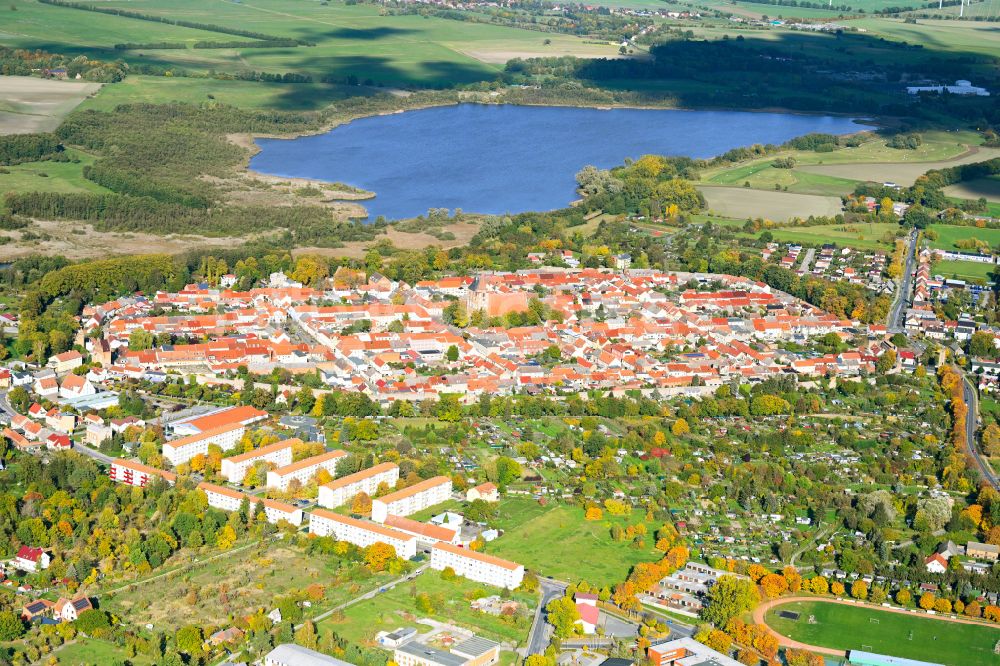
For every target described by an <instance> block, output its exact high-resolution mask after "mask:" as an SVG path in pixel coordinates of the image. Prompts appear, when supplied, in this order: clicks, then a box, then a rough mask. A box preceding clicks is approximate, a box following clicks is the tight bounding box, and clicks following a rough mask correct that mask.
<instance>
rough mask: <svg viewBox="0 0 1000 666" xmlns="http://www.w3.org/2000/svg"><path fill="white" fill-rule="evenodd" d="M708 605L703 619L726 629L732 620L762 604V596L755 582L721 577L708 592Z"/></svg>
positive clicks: (703, 611) (732, 577)
mask: <svg viewBox="0 0 1000 666" xmlns="http://www.w3.org/2000/svg"><path fill="white" fill-rule="evenodd" d="M708 601H709V603H708V605H707V606H706V607H705V608H704V610H702V612H701V617H702V619H704V620H706V621H707V622H711V623H712V624H714V625H715V626H717V627H724V626H726V623H727V622H729V620H730V618H733V617H736V616H738V615H742V614H743V613H746V612H748V611H750V610H752V609H753V608H754V607H755V606H756V605H757V604H758V603H760V594H759V593H758V592H757V586H756V585H754V584H753V581H751V580H747V579H745V578H737V577H735V576H720V577H719V580H718V582H717V583H716V584H715V585H713V586H712V588H711V589H710V590H709V591H708Z"/></svg>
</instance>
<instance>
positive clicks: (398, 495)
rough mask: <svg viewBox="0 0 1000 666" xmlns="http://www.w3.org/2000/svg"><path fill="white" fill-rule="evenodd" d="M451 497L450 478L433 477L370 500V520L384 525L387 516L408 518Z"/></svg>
mask: <svg viewBox="0 0 1000 666" xmlns="http://www.w3.org/2000/svg"><path fill="white" fill-rule="evenodd" d="M449 497H451V478H449V477H447V476H435V477H434V478H432V479H426V480H424V481H421V482H420V483H417V484H414V485H412V486H410V487H409V488H403V489H402V490H397V491H396V492H394V493H389V494H388V495H383V496H382V497H379V498H378V499H374V500H372V520H374V521H375V522H376V523H384V522H385V519H386V518H387V517H388V516H389V515H393V516H408V515H410V514H411V513H416V512H417V511H422V510H423V509H426V508H427V507H429V506H434V505H435V504H440V503H441V502H444V501H446V500H447V499H448V498H449Z"/></svg>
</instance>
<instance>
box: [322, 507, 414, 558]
mask: <svg viewBox="0 0 1000 666" xmlns="http://www.w3.org/2000/svg"><path fill="white" fill-rule="evenodd" d="M309 533H310V534H316V535H318V536H332V537H334V538H335V539H336V540H337V541H346V542H348V543H353V544H354V545H355V546H358V547H359V548H367V547H368V546H371V545H372V544H375V543H385V544H388V545H390V546H392V547H393V548H395V549H396V556H397V557H402V558H404V559H410V558H411V557H413V556H414V555H416V554H417V539H416V537H414V536H412V535H410V534H406V533H404V532H400V531H399V530H393V529H389V528H388V527H383V526H382V525H377V524H375V523H369V522H367V521H364V520H358V519H357V518H351V517H349V516H341V515H340V514H336V513H333V512H332V511H327V510H326V509H313V510H312V512H311V513H310V514H309Z"/></svg>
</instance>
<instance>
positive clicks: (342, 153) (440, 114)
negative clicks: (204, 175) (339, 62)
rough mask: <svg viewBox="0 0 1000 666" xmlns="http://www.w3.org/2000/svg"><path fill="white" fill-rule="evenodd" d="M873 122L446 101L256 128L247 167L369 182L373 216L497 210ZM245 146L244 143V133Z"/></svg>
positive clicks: (365, 185) (557, 202)
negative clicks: (276, 130)
mask: <svg viewBox="0 0 1000 666" xmlns="http://www.w3.org/2000/svg"><path fill="white" fill-rule="evenodd" d="M403 118H405V120H401V119H403ZM860 122H869V120H868V119H861V121H860ZM868 130H869V126H866V125H863V124H860V123H859V120H858V119H857V118H856V117H855V116H851V115H848V114H841V115H839V116H835V115H816V114H790V113H774V112H764V111H755V112H745V111H732V110H726V111H717V110H700V109H699V110H686V109H673V108H671V109H666V108H636V107H634V106H621V107H607V106H604V107H597V106H586V107H583V106H578V105H547V104H546V105H541V104H539V105H525V104H500V103H491V104H482V103H477V102H472V103H459V104H454V103H448V104H444V103H442V104H431V105H421V108H411V109H405V110H401V109H396V110H392V111H388V110H383V111H381V112H378V113H375V114H367V115H364V116H360V117H354V118H353V119H352V120H350V121H344V122H340V123H337V124H334V126H333V129H329V130H326V131H325V132H320V133H309V134H300V135H297V136H295V137H293V138H289V137H285V136H282V137H254V139H253V141H254V143H253V148H251V151H252V152H253V153H254V154H253V156H252V157H251V158H250V160H249V162H248V164H247V170H248V173H249V174H251V175H257V174H263V175H264V176H266V177H270V178H276V179H278V180H284V181H288V180H290V179H302V182H313V183H331V182H338V183H345V182H346V183H347V184H348V185H350V187H352V188H356V189H359V190H364V191H367V192H374V193H375V197H374V198H373V199H367V200H366V201H367V202H368V203H367V204H366V205H365V206H364V207H365V208H366V209H367V212H368V214H369V219H373V218H377V217H385V218H387V219H390V220H399V219H409V218H413V217H417V216H419V215H423V214H425V213H426V212H427V211H428V210H429V209H431V208H444V209H449V210H454V209H462V210H463V211H467V212H470V211H471V212H476V213H481V214H487V215H490V214H493V215H496V214H505V213H513V212H522V211H528V210H534V211H546V210H555V209H558V208H563V207H566V206H568V205H569V204H570V202H571V201H572V200H573V199H575V198H576V188H575V181H574V180H573V177H574V176H575V174H576V173H577V172H578V171H579V170H580V169H581V168H583V166H585V165H587V164H594V165H596V166H598V167H599V168H611V167H612V166H616V165H618V164H621V163H622V162H623V161H624V160H625V159H628V158H637V157H639V156H641V155H644V154H663V155H685V156H688V157H691V158H693V159H710V158H711V157H714V156H716V155H718V154H721V153H724V152H726V151H727V150H730V149H733V148H737V147H741V146H746V145H752V144H755V143H762V144H781V143H784V142H785V141H788V140H789V139H791V138H794V137H796V136H801V135H803V134H809V133H813V132H826V133H832V134H838V135H849V134H855V133H858V132H863V131H868ZM241 145H243V146H245V147H248V148H249V147H250V145H249V142H248V139H247V138H246V137H245V135H244V137H242V138H241ZM529 172H530V173H529Z"/></svg>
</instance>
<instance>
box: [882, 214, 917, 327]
mask: <svg viewBox="0 0 1000 666" xmlns="http://www.w3.org/2000/svg"><path fill="white" fill-rule="evenodd" d="M916 262H917V230H916V229H914V230H913V231H911V232H910V238H909V245H908V246H907V248H906V261H905V262H903V275H902V277H901V278H900V280H899V285H898V286H897V288H896V297H895V298H894V299H893V301H892V307H890V308H889V319H888V321H887V322H886V325H887V327H888V329H889V332H890V333H902V332H903V312H904V311H905V310H906V306H907V304H908V303H909V301H910V289H911V288H912V286H913V272H914V269H915V268H916Z"/></svg>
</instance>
